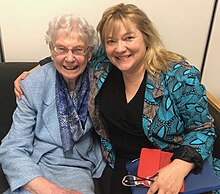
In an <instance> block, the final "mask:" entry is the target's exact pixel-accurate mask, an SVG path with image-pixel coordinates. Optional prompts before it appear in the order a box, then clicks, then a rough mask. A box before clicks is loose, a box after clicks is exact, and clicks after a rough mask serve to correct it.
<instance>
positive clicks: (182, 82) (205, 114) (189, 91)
mask: <svg viewBox="0 0 220 194" xmlns="http://www.w3.org/2000/svg"><path fill="white" fill-rule="evenodd" d="M189 67H190V66H188V68H182V70H180V71H179V72H178V73H176V75H177V76H176V81H173V83H172V84H171V88H172V92H173V96H174V98H175V101H176V106H177V108H178V111H179V114H180V116H181V118H182V119H183V121H184V128H185V132H184V139H183V140H184V141H183V145H187V146H190V147H192V148H195V149H196V151H197V153H199V154H200V155H201V157H202V159H203V160H204V159H206V158H207V157H208V156H209V155H210V153H211V151H212V146H213V144H214V141H215V138H216V134H215V129H214V125H213V118H212V116H211V115H210V114H209V111H208V100H207V97H206V89H205V87H204V86H203V85H202V84H201V83H200V79H199V78H200V72H199V71H198V70H197V69H196V68H195V67H194V66H191V67H190V68H189ZM180 86H181V87H180ZM178 88H180V89H179V91H177V89H178ZM174 91H175V92H174Z"/></svg>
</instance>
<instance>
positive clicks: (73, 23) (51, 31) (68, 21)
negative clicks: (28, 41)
mask: <svg viewBox="0 0 220 194" xmlns="http://www.w3.org/2000/svg"><path fill="white" fill-rule="evenodd" d="M73 29H74V30H77V31H78V33H79V36H80V37H81V38H82V39H83V40H85V41H86V42H85V43H86V44H87V46H88V47H91V48H93V49H94V48H95V47H97V46H98V36H97V33H96V31H95V29H94V27H93V26H92V25H90V24H89V23H88V22H87V21H86V20H85V19H84V18H83V17H80V16H76V15H72V14H67V15H60V16H57V17H55V18H54V19H53V20H52V21H51V22H49V27H48V30H47V32H46V43H47V44H48V45H50V46H51V45H52V44H53V42H54V41H55V38H56V35H57V33H58V32H59V31H60V30H62V31H63V32H65V33H66V35H67V36H69V35H71V33H72V30H73Z"/></svg>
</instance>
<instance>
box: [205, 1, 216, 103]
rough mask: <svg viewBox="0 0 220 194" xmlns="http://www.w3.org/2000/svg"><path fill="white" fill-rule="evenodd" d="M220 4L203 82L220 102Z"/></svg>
mask: <svg viewBox="0 0 220 194" xmlns="http://www.w3.org/2000/svg"><path fill="white" fill-rule="evenodd" d="M219 56H220V3H218V7H217V10H216V16H215V20H214V25H213V31H212V35H211V39H210V45H209V49H208V54H207V60H206V63H205V68H204V73H203V77H202V82H203V83H204V84H205V86H206V88H207V90H209V92H211V93H212V94H213V95H214V96H215V97H216V98H217V99H218V100H219V101H220V65H219Z"/></svg>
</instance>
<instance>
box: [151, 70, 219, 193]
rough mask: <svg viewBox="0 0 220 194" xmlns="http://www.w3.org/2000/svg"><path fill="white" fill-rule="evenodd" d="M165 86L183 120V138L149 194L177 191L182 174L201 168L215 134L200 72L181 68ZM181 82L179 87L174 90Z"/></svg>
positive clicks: (180, 184) (209, 151)
mask: <svg viewBox="0 0 220 194" xmlns="http://www.w3.org/2000/svg"><path fill="white" fill-rule="evenodd" d="M185 72H188V74H187V73H185ZM167 85H168V86H169V89H170V91H169V93H170V94H171V95H170V97H171V99H172V100H173V102H174V106H176V107H177V109H176V114H178V115H180V117H181V119H182V121H183V125H184V132H183V134H182V138H183V139H182V144H181V145H180V147H179V148H178V149H176V150H175V151H174V155H173V157H172V159H173V161H172V162H171V163H170V164H169V165H167V166H166V167H164V168H162V169H161V170H160V171H159V176H158V177H157V179H156V181H155V182H154V184H152V186H151V188H150V189H149V191H148V194H150V193H155V192H156V191H157V190H158V194H163V193H166V192H167V191H169V193H178V191H179V190H180V188H181V186H182V184H183V181H184V178H185V176H187V174H188V173H189V172H190V171H191V170H193V171H195V172H198V171H199V170H201V168H202V166H203V160H205V159H206V158H207V157H208V156H209V155H210V153H211V151H212V146H213V143H214V140H215V137H216V134H215V130H214V127H213V123H212V117H211V115H210V114H209V112H208V102H207V98H206V91H205V88H204V86H203V85H202V84H201V83H200V81H199V71H198V70H197V69H195V68H194V67H192V68H189V69H188V70H187V69H186V68H182V70H178V71H177V72H176V73H175V78H173V79H170V82H168V83H167ZM180 85H181V87H179V90H176V91H175V90H173V88H175V86H180ZM174 91H175V92H174Z"/></svg>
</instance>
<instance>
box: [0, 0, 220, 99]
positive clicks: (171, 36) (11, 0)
mask: <svg viewBox="0 0 220 194" xmlns="http://www.w3.org/2000/svg"><path fill="white" fill-rule="evenodd" d="M121 2H124V3H134V4H136V5H137V6H138V7H140V8H141V9H143V10H144V11H145V12H146V13H147V15H148V16H149V17H150V18H151V20H152V21H153V22H154V24H155V25H156V27H157V28H158V30H159V32H160V34H161V37H162V39H163V42H164V44H165V46H166V48H167V49H170V50H172V51H175V52H177V53H180V54H183V55H184V56H186V57H187V58H188V60H189V61H190V62H191V63H192V64H194V65H195V66H196V67H197V68H199V69H200V68H201V63H202V58H203V53H204V49H205V43H206V38H207V34H208V28H209V23H210V19H211V14H212V9H213V5H214V0H130V1H128V0H19V1H18V0H0V27H1V30H2V36H3V45H4V51H5V59H6V61H39V60H40V59H42V58H44V57H45V56H48V55H49V51H48V47H47V45H46V43H45V41H44V36H45V32H46V30H47V25H48V22H49V20H51V19H52V18H53V17H54V16H56V15H58V14H63V13H75V14H77V15H82V16H83V17H85V18H86V19H87V20H88V21H89V22H90V23H91V24H93V25H94V26H96V25H97V23H98V21H99V19H100V18H101V15H102V13H103V11H104V10H105V9H106V8H107V7H109V6H112V5H114V4H118V3H121ZM219 6H220V5H219ZM219 6H218V12H217V20H216V21H215V27H214V31H213V35H212V38H211V44H210V49H209V52H208V57H207V61H206V66H205V69H204V76H203V77H204V78H203V83H204V84H205V85H206V86H207V89H208V90H209V91H210V92H211V93H212V94H214V95H215V96H216V97H217V98H218V99H220V89H219V86H218V85H219V81H220V80H219V76H220V67H219V66H218V64H217V57H218V53H217V52H219V51H220V35H219V34H220V7H219Z"/></svg>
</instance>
